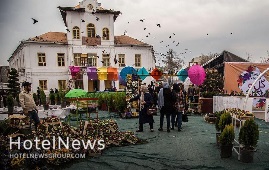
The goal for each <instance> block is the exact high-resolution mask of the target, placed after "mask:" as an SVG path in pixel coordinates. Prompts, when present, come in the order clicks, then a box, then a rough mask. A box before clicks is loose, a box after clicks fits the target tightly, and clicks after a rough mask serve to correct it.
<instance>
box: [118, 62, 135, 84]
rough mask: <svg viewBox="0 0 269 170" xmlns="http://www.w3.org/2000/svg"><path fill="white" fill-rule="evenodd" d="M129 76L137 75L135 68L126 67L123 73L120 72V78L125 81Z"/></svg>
mask: <svg viewBox="0 0 269 170" xmlns="http://www.w3.org/2000/svg"><path fill="white" fill-rule="evenodd" d="M127 74H137V72H136V70H135V69H134V68H133V67H130V66H128V67H124V68H123V69H122V70H121V72H120V76H121V78H122V79H123V80H125V81H126V75H127Z"/></svg>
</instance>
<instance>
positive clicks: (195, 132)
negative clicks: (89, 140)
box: [64, 113, 269, 170]
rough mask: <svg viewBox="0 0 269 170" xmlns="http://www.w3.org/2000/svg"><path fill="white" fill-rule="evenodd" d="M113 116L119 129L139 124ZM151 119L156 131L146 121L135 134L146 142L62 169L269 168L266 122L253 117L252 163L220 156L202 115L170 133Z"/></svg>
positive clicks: (132, 120)
mask: <svg viewBox="0 0 269 170" xmlns="http://www.w3.org/2000/svg"><path fill="white" fill-rule="evenodd" d="M101 114H102V113H101ZM101 114H100V115H101ZM103 115H107V113H103ZM113 119H115V120H116V121H117V123H118V126H119V128H120V130H121V131H127V130H131V131H135V130H136V129H137V127H138V124H137V122H138V119H136V118H134V119H120V118H113ZM154 120H155V123H154V130H155V132H150V130H149V125H148V124H146V125H144V132H142V133H136V135H137V136H138V137H140V138H142V139H146V140H147V141H148V142H149V143H147V144H142V145H131V146H125V147H114V148H110V149H108V150H106V151H105V152H104V153H103V154H102V156H100V157H97V158H86V159H84V160H81V161H78V162H77V163H75V164H72V165H70V166H69V167H65V168H64V169H80V170H82V169H92V170H95V169H101V170H110V169H111V170H114V169H115V170H121V169H122V170H138V169H139V170H144V169H145V170H170V169H171V170H176V169H199V170H200V169H227V170H233V169H235V170H239V169H240V170H242V169H251V170H252V169H253V170H262V169H269V123H266V122H264V121H262V120H259V119H256V120H255V121H256V122H257V123H258V124H259V130H260V140H259V142H258V147H257V151H256V152H255V154H254V162H253V163H242V162H240V161H238V159H237V154H236V153H235V152H233V155H232V157H231V158H220V149H219V148H218V147H217V146H216V135H215V133H216V130H215V126H214V124H209V123H206V122H205V121H204V119H203V117H202V116H189V122H186V123H185V122H184V123H183V126H182V128H183V130H182V131H181V132H178V131H176V130H175V131H173V130H172V131H171V132H170V133H167V132H166V129H164V131H163V132H159V131H158V130H157V129H158V126H159V116H155V117H154ZM165 125H166V122H165V124H164V126H165ZM236 138H238V133H237V136H236Z"/></svg>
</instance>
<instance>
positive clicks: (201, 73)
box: [188, 65, 206, 86]
mask: <svg viewBox="0 0 269 170" xmlns="http://www.w3.org/2000/svg"><path fill="white" fill-rule="evenodd" d="M188 76H189V78H190V81H191V82H192V83H193V84H195V85H197V86H200V85H201V84H203V82H204V80H205V77H206V74H205V70H204V68H203V67H201V66H200V65H194V66H191V68H190V69H189V70H188Z"/></svg>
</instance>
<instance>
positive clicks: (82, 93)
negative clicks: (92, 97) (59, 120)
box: [65, 89, 88, 123]
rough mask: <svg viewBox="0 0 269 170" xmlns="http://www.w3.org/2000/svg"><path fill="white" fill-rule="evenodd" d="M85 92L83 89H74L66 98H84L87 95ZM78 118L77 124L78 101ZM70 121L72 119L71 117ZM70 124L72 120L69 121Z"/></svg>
mask: <svg viewBox="0 0 269 170" xmlns="http://www.w3.org/2000/svg"><path fill="white" fill-rule="evenodd" d="M87 93H88V92H86V91H85V90H82V89H72V90H70V91H69V92H68V93H66V95H65V97H67V98H78V97H83V96H85V95H86V94H87ZM76 117H77V123H78V100H77V109H76ZM69 119H70V117H69ZM69 122H70V120H69Z"/></svg>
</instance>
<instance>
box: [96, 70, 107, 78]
mask: <svg viewBox="0 0 269 170" xmlns="http://www.w3.org/2000/svg"><path fill="white" fill-rule="evenodd" d="M97 74H98V79H99V80H107V67H100V68H98V72H97Z"/></svg>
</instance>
